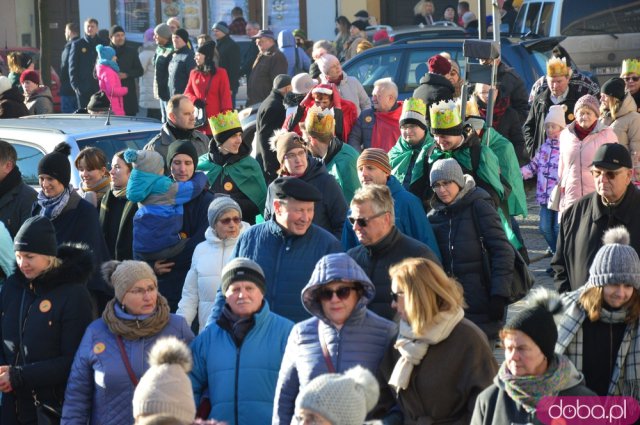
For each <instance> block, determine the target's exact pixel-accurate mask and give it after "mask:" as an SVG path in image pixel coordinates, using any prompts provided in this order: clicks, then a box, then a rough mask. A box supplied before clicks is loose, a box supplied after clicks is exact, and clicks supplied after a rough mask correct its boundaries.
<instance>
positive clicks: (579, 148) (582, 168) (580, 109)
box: [558, 94, 618, 213]
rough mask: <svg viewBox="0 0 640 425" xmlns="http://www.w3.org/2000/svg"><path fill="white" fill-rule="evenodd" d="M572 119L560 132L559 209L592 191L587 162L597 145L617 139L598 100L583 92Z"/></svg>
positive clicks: (563, 208) (567, 206) (616, 140)
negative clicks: (601, 111) (603, 115)
mask: <svg viewBox="0 0 640 425" xmlns="http://www.w3.org/2000/svg"><path fill="white" fill-rule="evenodd" d="M573 111H574V112H573V113H574V115H575V117H576V119H575V121H574V122H572V123H571V124H569V125H568V126H567V127H566V128H565V129H564V130H562V133H560V157H559V159H558V182H559V183H558V184H559V185H560V186H559V187H560V189H561V195H560V210H559V212H560V213H562V212H563V211H564V210H566V209H567V208H569V207H570V206H571V205H573V203H574V202H576V201H577V200H578V199H580V198H582V197H583V196H585V195H588V194H590V193H593V192H595V190H596V186H595V182H594V181H593V176H592V175H591V171H590V169H589V168H590V166H591V163H592V162H593V156H594V155H595V153H596V151H597V150H598V148H599V147H600V146H601V145H604V144H605V143H617V142H618V137H617V136H616V134H615V132H614V131H613V130H612V129H611V128H610V127H608V126H606V125H605V124H604V123H602V122H600V121H598V118H599V117H600V102H598V99H596V98H595V97H593V96H591V95H590V94H586V95H584V96H582V97H581V98H580V99H578V101H577V102H576V105H575V107H574V109H573Z"/></svg>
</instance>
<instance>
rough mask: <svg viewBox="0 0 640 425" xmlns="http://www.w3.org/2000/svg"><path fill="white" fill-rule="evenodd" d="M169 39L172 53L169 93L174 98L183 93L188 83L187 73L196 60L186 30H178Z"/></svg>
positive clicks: (194, 65)
mask: <svg viewBox="0 0 640 425" xmlns="http://www.w3.org/2000/svg"><path fill="white" fill-rule="evenodd" d="M171 39H172V41H173V49H174V53H173V57H172V58H171V62H169V93H170V94H171V96H174V95H176V94H183V93H184V89H186V88H187V83H188V82H189V73H191V70H192V69H193V68H195V67H196V60H195V58H194V53H193V50H191V44H190V41H189V33H188V32H187V30H185V29H184V28H180V29H178V30H177V31H176V32H175V34H173V36H172V37H171Z"/></svg>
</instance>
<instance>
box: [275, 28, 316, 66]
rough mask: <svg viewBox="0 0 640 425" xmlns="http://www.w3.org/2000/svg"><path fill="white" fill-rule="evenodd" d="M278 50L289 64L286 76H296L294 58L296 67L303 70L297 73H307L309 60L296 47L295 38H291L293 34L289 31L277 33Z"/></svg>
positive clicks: (302, 51) (301, 50)
mask: <svg viewBox="0 0 640 425" xmlns="http://www.w3.org/2000/svg"><path fill="white" fill-rule="evenodd" d="M278 48H279V49H280V51H281V52H282V54H283V55H284V57H285V58H287V63H288V64H289V67H288V68H287V74H289V75H290V76H291V77H293V76H294V75H296V72H295V71H296V69H295V68H296V56H297V66H298V68H299V69H302V70H303V71H298V72H307V71H309V67H310V66H311V60H310V59H309V56H307V54H306V53H305V51H304V50H303V49H301V48H300V47H298V46H296V38H295V37H294V36H293V33H292V32H291V31H289V30H282V31H280V32H279V33H278Z"/></svg>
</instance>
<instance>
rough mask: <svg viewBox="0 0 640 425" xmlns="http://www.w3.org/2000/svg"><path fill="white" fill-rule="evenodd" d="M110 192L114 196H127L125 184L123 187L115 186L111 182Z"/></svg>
mask: <svg viewBox="0 0 640 425" xmlns="http://www.w3.org/2000/svg"><path fill="white" fill-rule="evenodd" d="M111 193H112V194H113V196H115V197H116V198H124V197H126V196H127V186H126V185H125V186H124V187H116V186H114V184H113V182H111Z"/></svg>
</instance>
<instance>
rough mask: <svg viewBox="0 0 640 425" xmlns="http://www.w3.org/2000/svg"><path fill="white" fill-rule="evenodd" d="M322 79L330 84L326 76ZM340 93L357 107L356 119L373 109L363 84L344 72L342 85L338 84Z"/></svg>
mask: <svg viewBox="0 0 640 425" xmlns="http://www.w3.org/2000/svg"><path fill="white" fill-rule="evenodd" d="M321 77H322V82H323V83H329V82H330V81H328V80H327V79H326V77H325V75H324V74H323V75H322V76H321ZM338 91H339V92H340V96H341V97H342V99H346V100H348V101H350V102H353V103H354V104H355V105H356V108H357V111H356V112H357V113H356V119H357V118H358V116H360V112H362V111H364V110H365V109H369V108H371V99H370V98H369V95H368V94H367V92H366V91H365V90H364V87H362V83H361V82H360V81H358V79H357V78H356V77H352V76H350V75H347V73H346V72H344V71H343V72H342V80H340V84H338ZM354 121H355V119H354ZM345 139H347V137H345ZM347 140H348V139H347Z"/></svg>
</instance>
